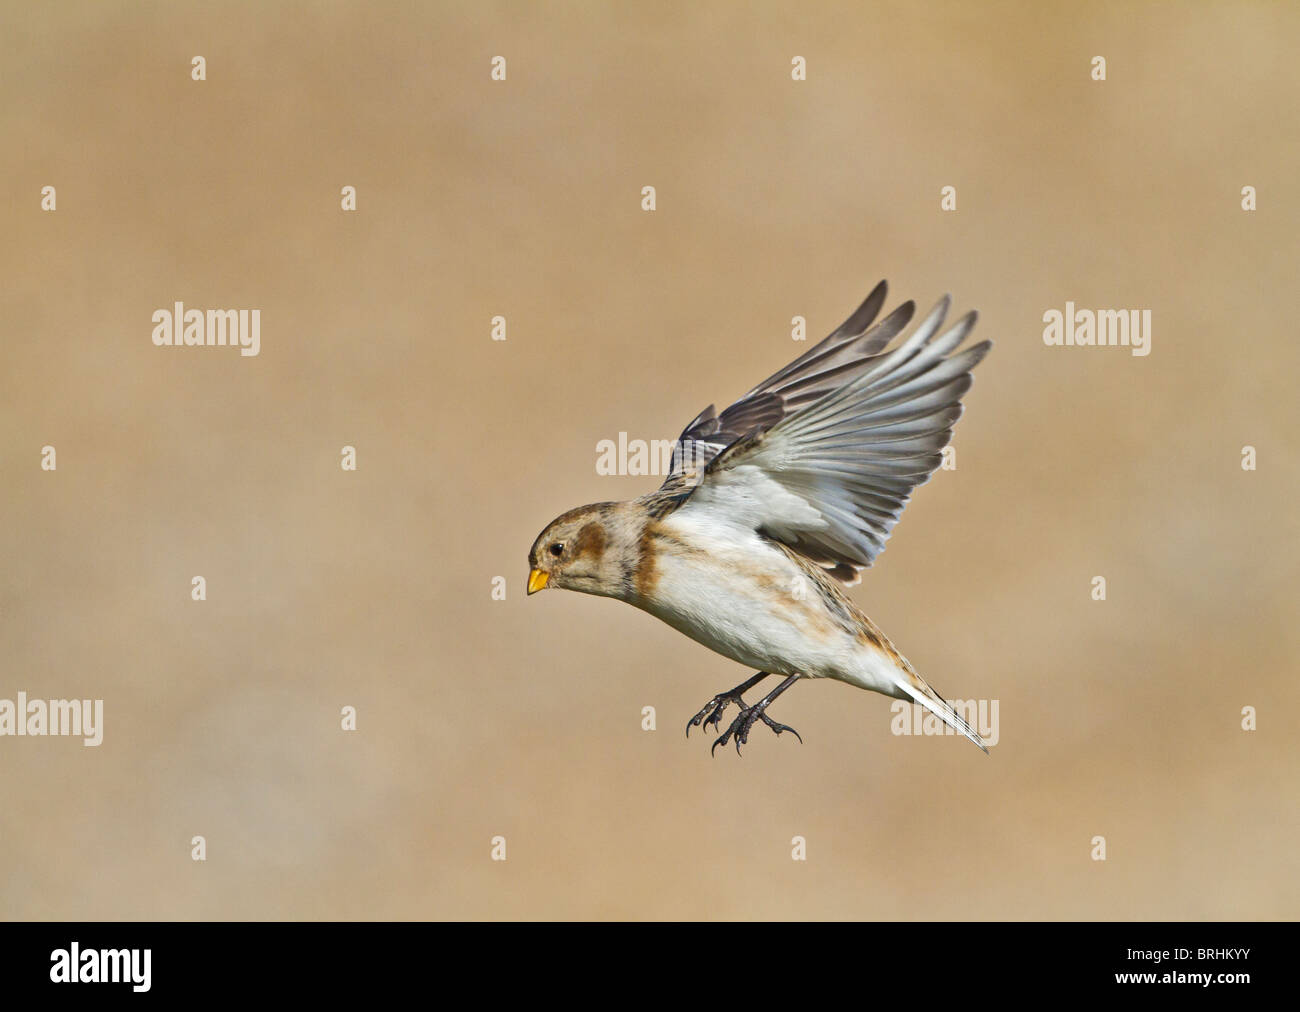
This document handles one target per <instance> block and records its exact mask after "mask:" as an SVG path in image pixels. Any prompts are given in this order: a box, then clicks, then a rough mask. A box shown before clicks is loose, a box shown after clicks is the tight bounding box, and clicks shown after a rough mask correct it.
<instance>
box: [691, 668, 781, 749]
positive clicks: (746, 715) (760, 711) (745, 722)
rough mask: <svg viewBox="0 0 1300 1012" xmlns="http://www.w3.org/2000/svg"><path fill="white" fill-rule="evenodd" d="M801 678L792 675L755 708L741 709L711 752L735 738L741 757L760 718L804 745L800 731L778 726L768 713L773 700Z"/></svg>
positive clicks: (774, 729) (746, 707) (773, 728)
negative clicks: (786, 732)
mask: <svg viewBox="0 0 1300 1012" xmlns="http://www.w3.org/2000/svg"><path fill="white" fill-rule="evenodd" d="M801 677H802V676H801V675H791V676H790V677H789V678H787V679H786V680H785V681H784V682H782V683H781V684H780V685H778V686H777V687H776V688H775V689H773V690H772V691H771V692H769V693H768V694H767V695H766V696H764V697H763V698H762V699H760V700H759V701H758V702H757V703H755V704H754V705H753V706H744V705H742V706H741V708H740V713H738V714H736V719H735V720H733V721H732V722H731V726H730V727H729V728H727V729H726V730H725V731H723V732H722V734H720V735H719V736H718V737H717V738H716V739H715V740H714V742H713V748H712V749H710V752H712V751H714V750H716V749H717V747H718V746H719V745H725V744H726V743H727V739H729V738H734V739H735V742H736V755H740V746H741V745H748V744H749V729H750V728H751V727H753V726H754V722H755V721H756V720H759V719H760V718H761V719H762V721H763V723H764V724H766V725H767V726H768V727H770V728H771V729H772V730H773V731H775V732H776V733H777V734H780V733H781V732H782V731H789V732H790V733H791V734H792V735H794V736H795V737H796V738H798V739H799V744H801V745H802V744H803V737H802V736H801V735H800V734H799V732H798V731H796V730H795V729H794V728H792V727H790V726H789V725H788V724H778V723H777V722H776V721H774V720H773V719H772V718H771V717H769V716H768V715H767V713H766V710H767V707H768V704H769V703H771V702H772V700H774V699H776V697H777V696H779V695H781V693H783V692H784V691H785V690H786V689H788V688H790V686H792V685H793V684H794V683H795V682H796V681H798V680H799V679H800V678H801Z"/></svg>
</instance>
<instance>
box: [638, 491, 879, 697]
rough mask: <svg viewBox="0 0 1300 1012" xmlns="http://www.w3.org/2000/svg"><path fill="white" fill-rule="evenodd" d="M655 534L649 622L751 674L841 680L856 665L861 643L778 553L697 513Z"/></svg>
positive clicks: (675, 518) (678, 517) (686, 513)
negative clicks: (677, 633) (664, 626)
mask: <svg viewBox="0 0 1300 1012" xmlns="http://www.w3.org/2000/svg"><path fill="white" fill-rule="evenodd" d="M661 529H662V531H663V534H664V537H663V538H661V539H659V540H657V541H656V544H655V548H656V555H655V567H656V576H657V579H656V582H655V585H654V590H653V592H652V595H651V597H652V599H651V600H649V601H645V602H641V606H642V607H643V608H645V610H646V611H648V612H650V613H651V614H652V615H654V616H655V617H656V618H659V619H661V620H662V621H664V622H666V623H668V625H670V626H672V627H673V628H674V629H677V630H678V631H680V632H682V633H685V634H686V635H687V636H689V637H691V638H692V639H694V640H696V641H697V642H699V643H702V644H704V645H705V646H707V647H709V648H710V649H712V650H715V651H717V652H718V653H720V654H722V655H723V656H724V657H729V658H731V659H732V660H734V661H737V662H738V663H740V664H744V665H746V666H748V667H751V668H753V669H755V670H757V671H767V672H770V673H772V674H784V675H790V674H796V673H798V674H804V675H808V676H810V677H814V678H818V677H843V675H842V673H843V672H846V671H848V670H851V669H853V668H856V667H857V666H858V664H860V663H861V662H860V653H861V645H860V643H858V641H857V640H856V638H855V637H854V636H853V634H852V633H851V632H850V631H848V630H846V629H845V628H844V627H843V625H841V624H840V623H839V622H837V621H836V619H835V617H834V616H833V615H832V614H831V613H830V611H829V609H828V608H827V606H826V604H825V602H824V601H823V599H822V597H821V594H820V592H819V591H818V589H817V587H816V585H815V583H814V582H813V581H812V580H810V579H809V577H808V576H807V574H805V573H804V572H803V570H801V569H800V568H799V567H798V566H797V565H796V564H795V563H794V562H793V561H791V559H790V558H789V557H788V556H787V555H786V554H785V553H784V552H782V551H781V550H780V549H778V548H775V547H774V546H772V545H771V544H770V543H768V542H766V541H764V540H763V539H762V538H760V537H759V536H758V535H757V534H756V533H754V532H753V531H751V530H746V529H743V528H739V527H736V526H733V525H730V524H725V523H722V524H720V523H718V522H716V520H715V519H714V518H713V517H710V516H708V515H707V514H705V513H704V511H700V512H696V511H692V510H689V509H683V510H679V511H678V512H676V513H673V514H671V515H670V516H668V517H667V518H665V520H664V521H663V523H662V525H661Z"/></svg>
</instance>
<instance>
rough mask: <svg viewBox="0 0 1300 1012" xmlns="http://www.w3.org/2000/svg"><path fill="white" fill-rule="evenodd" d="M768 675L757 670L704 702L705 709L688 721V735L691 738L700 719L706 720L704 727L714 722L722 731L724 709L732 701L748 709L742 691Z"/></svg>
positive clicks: (750, 687)
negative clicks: (732, 687)
mask: <svg viewBox="0 0 1300 1012" xmlns="http://www.w3.org/2000/svg"><path fill="white" fill-rule="evenodd" d="M766 677H767V672H766V671H758V672H755V674H754V677H753V678H749V679H747V680H745V681H743V682H741V683H740V684H739V685H737V686H736V687H735V688H734V689H728V690H727V691H726V692H719V693H718V694H717V695H716V696H714V697H713V698H712V699H710V700H709V701H708V702H707V703H705V704H704V707H703V709H701V710H700V712H699V713H697V714H696V715H695V716H694V717H692V718H691V719H690V720H689V721H688V722H687V724H686V737H688V738H689V737H690V736H691V728H693V727H698V726H699V725H700V721H703V722H704V727H706V728H707V727H708V726H709V725H710V724H712V725H713V726H714V727H716V728H717V729H718V730H719V731H721V730H722V711H723V710H725V709H726V708H727V707H728V706H730V705H731V704H732V703H735V704H736V705H737V706H738V707H740V708H741V709H742V710H744V709H747V707H746V706H745V701H744V700H743V699H741V698H740V697H741V693H743V692H746V691H747V690H749V689H752V688H753V687H754V686H755V685H757V684H758V683H759V682H761V681H762V680H763V679H764V678H766ZM706 715H707V716H706Z"/></svg>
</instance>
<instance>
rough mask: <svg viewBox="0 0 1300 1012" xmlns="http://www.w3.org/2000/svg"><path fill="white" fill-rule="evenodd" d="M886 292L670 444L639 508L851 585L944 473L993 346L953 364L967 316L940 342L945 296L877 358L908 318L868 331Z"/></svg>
mask: <svg viewBox="0 0 1300 1012" xmlns="http://www.w3.org/2000/svg"><path fill="white" fill-rule="evenodd" d="M885 292H886V286H885V283H884V282H883V281H882V282H881V283H880V284H879V285H877V286H876V288H875V289H874V290H873V291H872V293H871V294H870V295H868V296H867V298H866V300H865V301H864V302H863V303H862V305H861V306H859V307H858V309H857V311H856V312H855V313H854V314H853V315H852V316H850V317H849V318H848V319H847V320H845V321H844V323H842V324H841V325H840V326H839V327H838V328H837V329H836V330H835V332H834V333H832V334H831V335H830V336H829V337H827V338H826V340H824V341H822V342H821V343H820V344H818V345H817V346H816V347H814V348H812V349H810V350H809V351H808V352H807V353H806V354H804V355H802V356H800V357H799V358H798V359H796V360H795V361H794V362H792V363H790V364H789V365H788V366H786V367H785V368H784V369H782V370H781V371H780V372H778V373H776V374H775V375H774V376H771V377H770V378H768V379H767V380H765V381H764V382H762V383H760V384H759V385H758V386H756V387H755V388H754V389H753V390H751V391H749V393H747V394H745V395H744V396H743V397H741V398H740V400H738V401H736V403H735V404H733V405H731V406H730V407H729V408H727V409H726V410H725V411H723V412H722V414H720V415H715V414H714V412H713V407H712V406H711V405H710V407H708V408H706V409H705V410H704V411H703V412H701V414H700V415H699V416H698V417H697V418H696V419H695V420H694V421H693V422H691V424H690V425H688V426H687V427H686V430H685V431H684V432H683V433H682V435H681V438H680V439H679V440H678V444H677V452H676V453H675V455H674V468H673V473H672V474H670V475H669V477H668V480H667V481H666V482H665V483H664V485H663V487H662V488H661V489H660V490H659V491H658V492H657V493H654V495H653V496H651V497H647V498H648V499H652V500H654V501H655V502H656V503H657V504H658V505H659V506H660V508H662V509H663V510H665V511H667V510H671V509H676V508H680V507H682V506H683V505H684V504H686V503H687V502H689V503H690V507H691V508H692V509H710V510H718V511H725V513H726V514H727V515H728V519H729V520H730V522H732V523H741V524H745V525H748V526H752V527H753V528H754V529H755V530H758V531H760V532H761V533H763V534H764V535H765V536H767V537H770V538H772V539H774V540H776V541H780V542H781V543H782V544H785V545H786V546H788V547H789V548H791V549H793V550H794V551H797V552H799V553H800V554H801V555H804V556H805V557H807V558H809V559H811V560H812V561H814V562H816V563H818V564H820V565H822V566H824V567H825V568H827V569H828V570H830V571H831V573H832V575H834V576H835V577H837V578H838V579H840V580H843V581H844V582H846V583H852V582H856V580H857V577H858V570H859V569H861V568H864V567H866V566H870V565H871V563H872V562H873V561H874V560H875V558H876V556H877V555H879V554H880V553H881V552H882V551H883V550H884V547H885V541H886V540H887V539H888V538H889V534H890V531H892V530H893V527H894V525H895V524H896V523H897V522H898V518H899V515H900V514H901V513H902V511H903V507H904V506H905V505H906V504H907V500H908V498H909V496H910V495H911V492H912V490H913V489H914V488H915V487H916V486H917V485H920V484H921V483H922V482H924V481H926V480H927V479H928V478H929V477H930V475H931V474H932V473H933V472H934V470H935V468H937V467H938V466H939V463H940V461H941V460H942V454H941V451H942V449H943V447H944V446H946V445H947V443H948V441H949V440H950V439H951V438H952V427H953V425H954V424H955V423H956V421H957V419H958V418H959V417H960V416H961V412H962V407H961V398H962V396H963V395H964V394H965V393H966V391H967V390H969V389H970V386H971V383H972V382H973V377H972V376H971V370H972V369H973V368H974V367H975V365H976V364H977V363H978V362H979V361H980V360H981V359H982V358H983V357H984V356H985V354H986V353H987V352H988V350H989V348H990V347H991V343H990V342H988V341H983V342H981V343H979V344H975V345H972V346H970V347H969V348H966V349H964V350H963V351H960V352H957V348H958V346H959V345H960V344H961V343H962V341H964V340H965V339H966V336H967V335H968V334H969V333H970V331H971V328H972V327H974V326H975V319H976V314H975V313H974V312H970V313H967V314H966V315H965V316H963V317H962V318H961V319H959V320H958V321H957V322H956V323H954V324H953V325H952V326H951V327H950V328H949V329H948V330H946V331H944V332H943V333H942V334H941V333H940V329H941V327H942V326H943V321H944V317H945V316H946V315H947V312H948V306H949V299H948V297H947V296H946V295H945V296H944V297H943V298H942V299H940V300H939V302H938V304H937V305H936V306H935V307H934V309H933V310H931V311H930V314H929V315H928V316H927V317H926V318H925V319H924V320H923V321H921V323H920V325H919V326H918V327H917V328H916V330H915V331H914V332H913V333H912V334H911V336H910V337H908V338H907V339H906V340H904V341H903V342H901V343H900V344H899V345H897V347H895V348H893V349H890V350H885V346H886V345H887V344H888V343H889V342H890V341H891V340H892V339H893V338H894V337H896V336H897V335H898V334H899V333H900V332H901V331H902V330H903V329H904V328H905V327H906V326H907V324H908V323H909V322H910V321H911V318H912V313H913V310H914V308H915V307H914V306H913V304H912V303H911V302H905V303H903V305H901V306H899V307H898V308H897V309H895V310H894V311H893V312H892V313H890V314H889V315H888V316H886V317H885V318H884V319H883V320H881V321H880V322H879V323H877V324H875V326H871V323H872V321H873V320H874V319H875V317H876V314H877V313H878V312H879V311H880V308H881V306H882V305H883V303H884V301H885Z"/></svg>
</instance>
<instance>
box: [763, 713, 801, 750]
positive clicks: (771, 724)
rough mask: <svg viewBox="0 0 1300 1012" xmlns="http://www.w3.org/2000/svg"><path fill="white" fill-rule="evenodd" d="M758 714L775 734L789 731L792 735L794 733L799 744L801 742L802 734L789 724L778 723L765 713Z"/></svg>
mask: <svg viewBox="0 0 1300 1012" xmlns="http://www.w3.org/2000/svg"><path fill="white" fill-rule="evenodd" d="M759 716H760V717H762V718H763V723H764V724H766V725H767V726H768V727H770V728H771V729H772V730H773V731H775V732H776V733H777V734H780V733H781V732H782V731H789V732H790V733H791V734H792V735H794V736H795V737H796V738H798V739H799V744H800V745H802V744H803V735H801V734H800V733H799V732H798V731H796V730H795V729H794V728H792V727H791V726H790V725H789V724H778V723H777V722H776V721H774V720H773V719H772V718H771V717H769V716H768V715H767V714H766V713H761V714H759Z"/></svg>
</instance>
